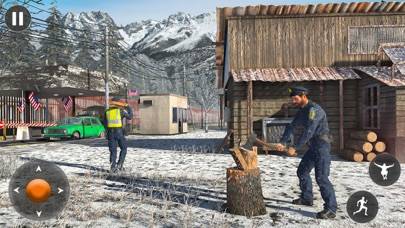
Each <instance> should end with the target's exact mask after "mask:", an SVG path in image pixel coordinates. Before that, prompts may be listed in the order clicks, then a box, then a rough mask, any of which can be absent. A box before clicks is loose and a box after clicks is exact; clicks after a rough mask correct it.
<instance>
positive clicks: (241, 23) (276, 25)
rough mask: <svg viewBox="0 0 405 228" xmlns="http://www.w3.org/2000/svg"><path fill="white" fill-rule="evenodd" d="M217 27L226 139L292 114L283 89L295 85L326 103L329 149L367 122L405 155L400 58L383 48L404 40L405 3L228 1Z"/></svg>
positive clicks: (392, 150)
mask: <svg viewBox="0 0 405 228" xmlns="http://www.w3.org/2000/svg"><path fill="white" fill-rule="evenodd" d="M217 26H218V30H217V42H216V45H217V47H216V64H217V83H218V87H219V89H220V90H221V91H222V92H221V93H220V94H221V95H220V99H221V108H223V109H224V110H223V113H229V114H228V115H225V116H227V118H225V121H227V123H228V128H229V129H232V130H233V132H234V134H233V136H232V138H231V146H233V144H234V143H238V142H242V143H243V142H244V141H246V139H247V137H248V135H249V134H251V132H255V133H256V134H257V135H259V136H261V137H263V126H264V125H263V124H262V123H263V121H264V120H266V119H269V118H272V119H273V120H274V119H275V120H277V119H280V120H283V119H289V118H291V117H292V116H293V115H294V114H295V111H296V110H295V109H294V108H291V107H289V106H288V102H289V96H288V90H287V88H288V87H291V86H297V85H299V86H304V87H307V88H308V89H309V90H310V98H311V99H312V100H314V101H315V102H317V103H319V104H320V105H321V106H322V107H323V108H324V109H325V111H326V113H327V115H328V121H329V127H330V129H331V134H332V137H333V139H334V140H333V142H332V148H333V151H334V152H338V151H342V150H343V149H344V145H345V139H347V138H348V135H349V133H350V132H351V131H354V130H363V129H372V130H375V131H376V132H378V134H379V137H380V138H381V139H384V140H385V141H386V142H388V151H389V152H390V153H392V154H394V155H395V156H396V157H397V158H399V159H400V160H401V161H405V152H404V151H400V150H399V148H400V147H401V145H402V144H404V146H405V143H402V144H401V142H404V140H403V139H404V138H401V137H403V136H404V133H405V132H404V131H405V130H402V129H404V128H403V124H405V118H403V117H402V116H403V115H405V110H404V111H402V110H401V107H402V106H401V102H403V101H402V100H405V94H403V92H402V91H403V88H404V87H403V83H404V82H405V76H404V75H405V74H404V72H401V71H399V70H396V69H397V68H401V64H404V63H405V62H403V61H405V59H404V60H402V62H401V61H398V60H397V59H393V56H392V55H391V56H390V55H389V54H388V52H389V51H387V50H388V49H387V50H384V51H382V49H384V48H383V47H385V45H388V46H389V45H390V44H396V45H399V48H403V47H404V46H403V45H402V46H401V44H402V42H405V35H404V34H405V3H404V2H373V3H371V2H370V3H368V2H366V3H336V4H318V5H291V6H285V5H284V6H283V5H281V6H263V5H260V6H248V7H235V8H228V7H225V8H218V9H217ZM395 64H397V65H398V66H396V67H393V65H395ZM391 69H394V70H391ZM387 75H389V76H390V77H387Z"/></svg>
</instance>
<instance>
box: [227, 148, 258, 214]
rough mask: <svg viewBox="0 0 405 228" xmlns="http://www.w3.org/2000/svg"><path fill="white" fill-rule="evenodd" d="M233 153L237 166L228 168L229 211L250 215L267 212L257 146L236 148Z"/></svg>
mask: <svg viewBox="0 0 405 228" xmlns="http://www.w3.org/2000/svg"><path fill="white" fill-rule="evenodd" d="M231 154H232V156H233V158H234V160H235V163H236V164H237V167H234V168H228V169H227V170H226V180H227V185H226V190H227V191H226V192H227V193H226V196H227V203H226V206H227V210H228V212H229V213H231V214H236V215H244V216H248V217H251V216H257V215H263V214H266V206H265V204H264V201H263V192H262V185H261V180H260V170H259V168H258V167H257V147H253V151H248V150H244V149H242V150H240V149H239V148H234V149H233V150H231Z"/></svg>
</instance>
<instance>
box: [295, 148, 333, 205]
mask: <svg viewBox="0 0 405 228" xmlns="http://www.w3.org/2000/svg"><path fill="white" fill-rule="evenodd" d="M330 164H331V158H330V144H329V143H326V142H322V141H321V142H319V143H317V145H311V146H310V148H309V150H308V151H307V152H306V153H305V155H304V156H303V158H302V160H301V162H300V164H299V166H298V170H297V175H298V178H299V182H300V188H301V199H303V200H305V201H311V202H312V200H313V193H312V180H311V176H310V173H311V170H312V169H313V168H315V179H316V183H317V184H318V186H319V188H320V192H321V195H322V199H323V201H324V202H325V203H324V208H325V209H329V210H331V211H333V212H336V209H337V203H336V196H335V191H334V189H333V186H332V183H331V182H330V181H329V171H330Z"/></svg>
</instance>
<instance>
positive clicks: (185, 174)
mask: <svg viewBox="0 0 405 228" xmlns="http://www.w3.org/2000/svg"><path fill="white" fill-rule="evenodd" d="M224 135H225V132H221V131H211V132H209V133H204V132H200V131H198V132H194V133H189V134H185V135H176V136H130V137H129V138H128V141H129V149H128V155H127V159H126V162H125V167H126V170H125V172H123V173H120V174H117V175H114V176H109V175H108V173H107V172H106V171H107V170H108V168H109V165H108V160H109V152H108V148H107V145H106V141H105V140H104V139H86V140H80V141H55V142H49V143H42V144H37V145H14V146H6V147H2V148H0V162H2V163H3V164H1V165H2V167H3V169H5V168H4V167H5V165H6V164H7V166H10V167H11V168H10V169H13V168H12V167H13V161H15V160H16V159H13V158H14V157H16V158H18V159H17V161H18V164H17V165H20V164H22V163H24V162H26V161H28V160H30V159H32V158H36V159H43V160H47V161H52V162H55V163H56V164H58V165H59V166H60V167H61V168H62V169H63V170H64V171H65V173H66V174H67V176H68V178H69V181H70V187H71V196H70V200H69V203H68V205H67V207H66V208H65V210H64V211H63V212H62V214H61V215H60V216H59V217H58V218H57V219H52V220H49V221H46V222H34V221H30V220H27V219H25V218H23V217H21V216H20V215H19V214H18V213H17V212H16V211H15V210H14V209H13V207H12V205H11V203H10V200H9V198H8V192H7V191H8V183H9V179H7V178H6V179H4V178H3V179H1V180H0V227H3V226H5V227H14V226H20V225H21V226H23V225H25V226H24V227H31V226H33V227H47V226H56V227H62V226H63V227H145V226H148V227H150V226H157V227H269V226H276V227H315V226H317V227H328V228H331V227H404V226H405V225H404V224H405V216H404V215H405V181H404V179H405V177H404V175H402V177H400V179H399V180H398V182H397V183H396V184H394V185H393V186H390V187H381V186H378V185H376V184H374V183H373V182H372V181H371V179H370V178H369V176H368V163H353V162H346V161H342V160H340V159H339V158H334V161H333V162H332V167H331V180H332V183H333V184H334V186H335V190H336V195H337V200H338V204H339V211H338V216H337V218H336V219H333V220H318V219H315V213H316V212H317V211H319V210H321V209H322V204H323V202H322V199H321V197H320V193H319V191H318V187H317V186H316V184H315V181H314V193H315V205H314V207H306V206H304V207H302V206H301V207H300V206H296V205H292V204H291V203H290V201H291V200H292V199H293V198H295V197H296V196H297V195H298V193H299V188H298V179H297V177H296V167H297V166H298V163H299V161H300V158H289V157H284V156H276V155H259V167H260V168H261V172H262V173H261V180H262V187H263V195H264V197H265V203H266V205H267V214H266V215H263V216H258V217H254V218H246V217H243V216H235V215H231V214H227V213H225V212H223V211H222V209H221V206H222V204H223V203H224V202H225V201H226V180H225V175H226V173H225V170H226V168H227V167H231V166H234V162H233V160H232V157H231V156H230V155H229V154H226V153H220V154H214V153H212V151H214V149H215V147H216V145H217V144H218V143H220V142H221V139H222V138H223V137H224ZM404 167H405V166H402V168H404ZM0 171H1V169H0ZM313 180H314V179H313ZM359 190H367V191H370V192H372V193H374V194H375V196H376V197H377V199H378V200H379V203H380V210H379V213H378V215H377V217H376V218H375V219H374V220H373V221H372V222H371V223H369V224H356V223H355V222H353V221H352V220H351V219H350V218H349V217H348V215H347V214H346V210H345V208H346V201H347V199H348V197H349V196H350V195H351V194H352V193H354V192H356V191H359Z"/></svg>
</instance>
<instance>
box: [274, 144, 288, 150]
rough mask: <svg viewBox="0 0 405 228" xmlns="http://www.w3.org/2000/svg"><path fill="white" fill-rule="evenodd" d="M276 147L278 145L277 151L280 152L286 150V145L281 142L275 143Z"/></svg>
mask: <svg viewBox="0 0 405 228" xmlns="http://www.w3.org/2000/svg"><path fill="white" fill-rule="evenodd" d="M275 147H276V150H277V151H280V152H282V151H285V150H286V147H285V146H284V145H283V144H281V143H277V144H276V145H275Z"/></svg>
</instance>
